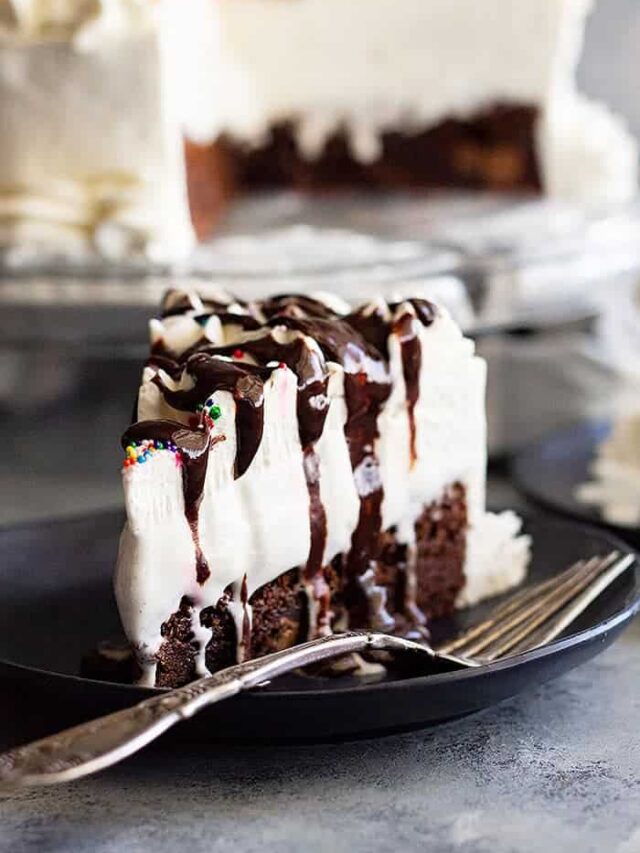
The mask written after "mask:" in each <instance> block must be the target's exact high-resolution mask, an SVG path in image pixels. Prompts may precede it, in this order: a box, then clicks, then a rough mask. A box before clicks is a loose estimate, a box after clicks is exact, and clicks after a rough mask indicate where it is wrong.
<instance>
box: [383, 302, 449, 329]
mask: <svg viewBox="0 0 640 853" xmlns="http://www.w3.org/2000/svg"><path fill="white" fill-rule="evenodd" d="M407 302H408V303H409V304H410V305H411V306H412V308H413V310H414V311H415V312H416V317H417V318H418V320H420V322H421V323H422V325H423V326H426V327H427V328H428V327H429V326H430V325H431V324H432V323H433V322H434V320H435V319H436V316H437V314H438V309H437V308H436V306H435V305H434V304H433V302H429V301H428V300H427V299H403V300H402V302H390V303H389V308H391V310H392V311H397V310H398V308H400V306H401V305H403V304H406V303H407Z"/></svg>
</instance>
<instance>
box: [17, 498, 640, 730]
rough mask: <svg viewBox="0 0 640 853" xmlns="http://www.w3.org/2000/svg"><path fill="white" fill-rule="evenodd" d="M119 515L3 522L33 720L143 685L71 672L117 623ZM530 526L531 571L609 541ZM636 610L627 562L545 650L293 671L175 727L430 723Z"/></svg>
mask: <svg viewBox="0 0 640 853" xmlns="http://www.w3.org/2000/svg"><path fill="white" fill-rule="evenodd" d="M121 523H122V518H121V516H120V514H119V513H106V514H101V515H94V516H86V517H84V518H81V519H74V520H71V521H62V522H50V523H47V524H39V525H29V526H24V527H21V528H13V529H6V530H4V531H0V676H1V677H2V678H3V679H5V680H6V681H5V687H4V688H3V690H2V693H3V696H9V695H11V696H19V697H20V698H21V699H22V700H24V703H25V707H29V708H31V709H37V713H38V714H39V716H40V728H41V729H47V730H50V729H52V728H55V727H59V726H61V725H65V724H70V723H72V722H75V721H78V720H80V719H86V718H88V717H89V716H91V715H98V714H103V713H106V712H108V711H111V710H114V709H116V708H121V707H124V706H126V705H129V704H132V703H134V702H136V701H138V700H140V699H142V698H144V697H145V696H147V695H148V694H149V691H148V690H143V689H141V688H138V687H135V686H128V685H118V684H112V683H107V682H101V681H95V680H90V679H85V678H80V677H79V676H78V675H77V672H78V664H79V661H80V659H81V657H82V655H83V654H84V653H85V652H86V651H87V649H89V648H91V647H92V646H93V645H95V643H96V642H97V641H98V640H100V639H102V638H104V637H108V636H109V635H113V634H114V632H118V630H119V626H118V617H117V613H116V609H115V605H114V602H113V598H112V594H111V571H112V567H113V560H114V556H115V553H116V547H117V539H118V534H119V530H120V527H121ZM528 529H529V532H530V533H531V534H532V535H533V537H534V543H535V546H534V554H535V556H534V562H533V567H532V570H531V576H532V579H534V580H539V579H540V578H543V577H546V576H548V575H550V574H552V573H554V572H557V571H559V570H561V569H563V568H564V567H566V566H567V565H569V564H570V563H571V562H573V561H574V560H576V559H577V558H580V557H586V556H589V555H592V554H595V553H602V552H605V551H608V550H611V548H612V547H613V546H614V545H615V544H616V543H615V541H614V540H612V539H611V538H610V537H609V536H608V535H607V534H605V533H602V532H599V531H594V530H592V529H590V528H587V527H582V526H580V525H577V524H574V523H566V522H557V521H548V520H537V521H536V520H534V521H532V522H531V523H530V524H528ZM618 547H621V548H622V550H625V546H618ZM639 608H640V573H638V574H637V573H635V572H634V571H630V572H627V573H626V574H625V575H624V576H623V577H621V578H619V579H618V581H616V583H615V584H614V585H613V586H612V587H611V588H610V589H609V590H608V591H607V592H606V593H605V595H604V596H603V597H602V598H601V599H600V600H599V601H598V602H596V603H595V604H594V605H592V607H591V608H590V609H589V610H588V611H587V612H586V613H585V614H583V616H582V617H581V620H580V622H578V623H576V625H575V626H574V627H573V628H572V632H571V634H570V635H569V636H566V637H564V638H562V639H560V640H559V641H557V642H556V643H555V644H553V645H552V646H550V647H547V648H546V649H543V650H538V651H535V652H531V653H529V654H526V655H523V656H521V657H518V658H514V659H512V660H507V661H503V662H500V663H496V664H492V665H490V666H487V667H484V668H482V669H478V670H467V671H465V672H455V673H444V674H435V675H430V676H424V675H413V676H410V675H405V676H404V677H403V676H400V675H398V674H396V675H394V676H392V675H386V676H384V677H381V678H380V680H379V681H378V682H377V683H367V684H363V683H361V682H357V681H355V680H354V679H351V678H348V677H344V678H333V679H331V678H318V677H308V676H303V675H294V676H290V677H287V678H286V679H285V678H283V679H280V680H279V681H276V682H274V683H273V684H271V685H270V686H268V687H266V688H264V689H262V690H259V691H255V692H253V693H251V694H245V695H243V696H240V697H237V698H235V699H232V700H230V701H227V702H223V703H222V704H220V705H217V706H215V707H213V708H211V709H208V710H207V711H205V712H203V713H201V714H200V715H199V716H198V717H196V718H195V719H194V720H192V721H191V722H190V723H189V724H185V725H184V726H179V727H178V729H177V730H176V732H177V733H178V732H181V734H180V736H181V737H184V736H185V735H186V736H189V737H193V736H195V737H197V738H200V739H202V738H206V739H207V740H216V739H230V738H241V739H269V740H273V739H285V740H293V739H310V740H320V739H330V738H340V737H353V736H365V735H373V734H380V733H383V732H390V731H399V730H403V729H410V728H416V727H425V726H430V725H434V724H436V723H439V722H443V721H445V720H449V719H453V718H455V717H460V716H464V715H466V714H470V713H473V712H474V711H478V710H480V709H482V708H487V707H489V706H490V705H493V704H495V703H496V702H500V701H501V700H503V699H506V698H508V697H510V696H513V695H515V694H516V693H519V692H520V691H522V690H525V689H529V688H531V687H534V686H536V685H538V684H541V683H543V682H545V681H547V680H549V679H551V678H554V677H555V676H557V675H560V674H561V673H562V672H564V671H566V670H568V669H570V668H571V667H574V666H576V665H578V664H580V663H582V662H583V661H585V660H587V659H588V658H590V657H592V656H593V655H595V654H597V653H598V652H600V651H602V649H603V648H605V646H606V645H607V644H608V643H610V642H611V641H612V640H613V639H615V637H616V636H617V634H619V633H620V631H621V630H622V629H623V628H624V627H625V625H626V624H627V623H628V622H629V621H630V619H631V618H632V616H633V615H634V614H635V613H636V611H637V610H638V609H639ZM486 609H487V606H486V605H483V606H482V607H476V608H474V609H472V610H470V611H467V612H465V613H460V614H458V615H456V617H455V618H452V619H450V620H447V621H441V622H440V623H438V624H436V625H434V632H435V634H436V637H437V638H442V637H443V636H446V635H451V634H452V633H453V632H456V631H458V630H460V629H461V628H463V627H465V626H467V625H469V624H470V623H473V622H475V621H476V620H478V619H479V618H480V617H481V615H482V613H483V612H485V611H486ZM7 681H10V682H12V683H11V684H10V685H8V684H7V683H6V682H7ZM34 700H35V701H34ZM45 722H46V725H45Z"/></svg>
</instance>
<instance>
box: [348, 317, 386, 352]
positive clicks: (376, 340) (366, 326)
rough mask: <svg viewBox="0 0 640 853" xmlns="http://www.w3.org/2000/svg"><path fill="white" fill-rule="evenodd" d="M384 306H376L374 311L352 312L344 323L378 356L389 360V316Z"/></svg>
mask: <svg viewBox="0 0 640 853" xmlns="http://www.w3.org/2000/svg"><path fill="white" fill-rule="evenodd" d="M386 307H387V306H386V304H385V305H380V306H379V305H376V306H375V310H371V308H370V307H368V308H367V310H360V311H354V312H353V314H349V316H348V317H345V318H344V319H345V322H346V323H348V324H349V325H350V326H351V328H352V329H355V330H356V331H357V332H358V334H360V335H361V336H362V337H363V338H364V340H365V341H366V342H367V343H368V344H369V345H370V346H372V347H374V348H375V349H376V350H377V351H378V352H379V353H380V355H381V356H382V357H383V358H385V359H386V360H387V361H388V360H389V346H388V343H389V325H390V323H389V316H388V312H387V310H386Z"/></svg>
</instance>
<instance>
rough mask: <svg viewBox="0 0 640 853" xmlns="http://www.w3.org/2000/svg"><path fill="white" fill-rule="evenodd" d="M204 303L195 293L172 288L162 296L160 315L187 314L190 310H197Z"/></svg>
mask: <svg viewBox="0 0 640 853" xmlns="http://www.w3.org/2000/svg"><path fill="white" fill-rule="evenodd" d="M201 305H202V300H201V299H199V298H198V299H197V301H196V298H195V294H193V293H191V292H190V291H187V290H178V289H173V288H172V289H171V290H167V292H166V293H165V294H164V296H163V297H162V302H161V303H160V316H161V317H162V318H165V317H175V316H176V315H178V314H186V313H187V312H189V311H197V310H198V309H199V308H200V306H201Z"/></svg>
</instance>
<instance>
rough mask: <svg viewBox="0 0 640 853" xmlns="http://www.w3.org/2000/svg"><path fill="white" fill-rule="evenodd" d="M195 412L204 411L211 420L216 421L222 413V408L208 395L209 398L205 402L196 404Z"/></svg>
mask: <svg viewBox="0 0 640 853" xmlns="http://www.w3.org/2000/svg"><path fill="white" fill-rule="evenodd" d="M196 412H204V413H205V414H207V415H208V416H209V417H210V418H211V420H212V421H217V420H218V418H219V417H220V416H221V415H222V409H221V408H220V406H218V405H216V404H215V403H214V402H213V398H212V397H209V399H208V400H207V401H206V402H205V403H199V404H198V405H197V406H196Z"/></svg>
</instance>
